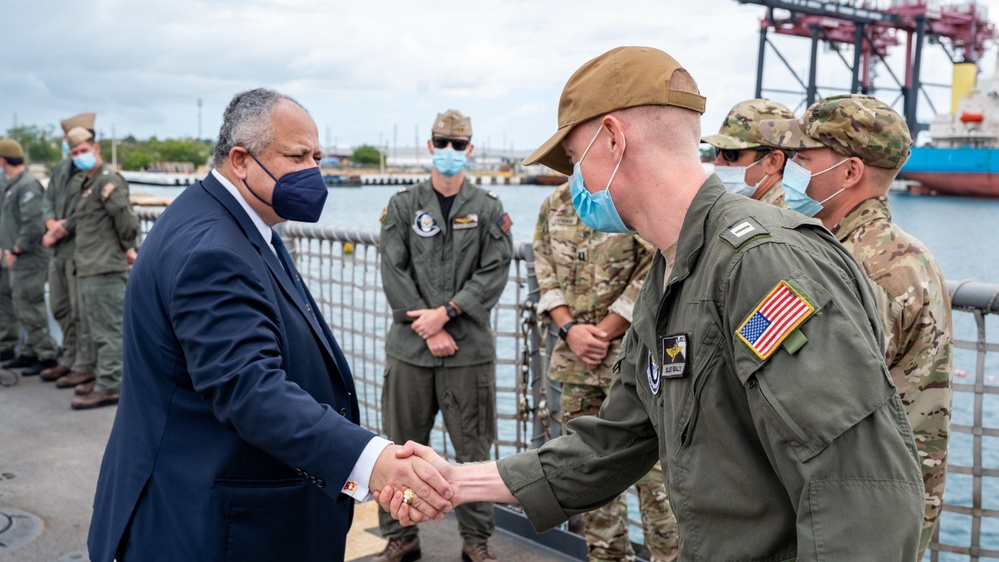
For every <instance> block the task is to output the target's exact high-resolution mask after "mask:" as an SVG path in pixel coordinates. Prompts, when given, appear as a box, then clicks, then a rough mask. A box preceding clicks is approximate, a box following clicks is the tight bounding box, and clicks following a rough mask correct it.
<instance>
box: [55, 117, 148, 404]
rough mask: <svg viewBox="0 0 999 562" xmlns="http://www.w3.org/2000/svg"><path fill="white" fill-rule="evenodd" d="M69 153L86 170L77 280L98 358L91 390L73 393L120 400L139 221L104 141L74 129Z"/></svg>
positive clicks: (79, 400)
mask: <svg viewBox="0 0 999 562" xmlns="http://www.w3.org/2000/svg"><path fill="white" fill-rule="evenodd" d="M66 137H67V138H68V139H69V145H70V156H72V157H73V162H74V164H75V165H76V167H77V168H80V169H81V170H83V172H84V173H83V174H81V175H80V176H79V177H80V178H81V179H82V185H81V189H80V199H79V201H77V204H76V249H75V250H74V252H73V261H74V262H75V263H76V283H77V285H76V286H77V290H78V291H79V293H80V317H81V318H82V319H83V321H84V322H86V323H87V327H88V328H89V332H90V338H91V341H92V342H93V346H94V354H95V357H96V360H97V365H96V366H97V369H96V373H95V374H96V375H97V379H96V381H95V382H94V387H93V390H92V391H91V392H89V393H88V394H84V395H83V396H77V397H75V398H73V401H72V403H71V404H70V405H71V406H72V407H73V409H74V410H83V409H89V408H97V407H101V406H109V405H113V404H117V403H118V391H119V390H120V388H121V373H122V315H123V314H124V303H125V283H126V281H127V280H128V268H129V266H130V265H131V263H132V262H133V261H134V260H135V249H134V246H135V237H136V236H137V235H138V233H139V221H138V219H137V218H136V216H135V213H134V212H132V203H131V202H130V201H129V199H128V182H126V181H125V179H124V178H122V177H121V176H120V175H118V172H116V171H115V170H114V169H113V168H112V167H111V166H110V165H108V164H106V163H105V162H104V161H103V160H102V159H101V153H100V145H99V144H97V142H96V141H95V140H94V136H93V135H92V134H91V133H90V131H88V130H86V129H84V128H83V127H76V128H74V129H71V130H70V131H69V133H67V134H66Z"/></svg>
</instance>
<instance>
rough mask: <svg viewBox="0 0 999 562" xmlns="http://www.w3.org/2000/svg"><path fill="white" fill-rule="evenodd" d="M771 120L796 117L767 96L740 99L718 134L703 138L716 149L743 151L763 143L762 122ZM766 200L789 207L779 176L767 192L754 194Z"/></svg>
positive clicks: (778, 205)
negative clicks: (761, 140)
mask: <svg viewBox="0 0 999 562" xmlns="http://www.w3.org/2000/svg"><path fill="white" fill-rule="evenodd" d="M768 119H794V113H792V112H791V110H790V109H788V108H787V107H785V106H784V105H781V104H779V103H777V102H775V101H772V100H768V99H751V100H746V101H743V102H739V103H737V104H736V105H735V107H733V108H732V110H731V111H729V112H728V115H726V116H725V121H724V122H723V123H722V126H721V128H720V129H719V130H718V134H716V135H708V136H706V137H704V138H703V139H701V140H702V141H704V142H706V143H708V144H710V145H711V146H713V147H715V148H720V149H731V150H744V149H747V148H756V147H758V146H763V144H762V143H761V142H760V138H759V132H760V121H764V120H768ZM754 199H759V200H760V201H763V202H764V203H769V204H771V205H774V206H776V207H782V208H785V209H787V208H788V206H787V204H786V203H785V202H784V187H783V186H782V185H781V181H780V180H779V179H778V180H777V183H775V184H774V185H772V186H771V187H770V189H768V190H767V191H766V192H765V193H763V194H761V195H760V196H759V197H754Z"/></svg>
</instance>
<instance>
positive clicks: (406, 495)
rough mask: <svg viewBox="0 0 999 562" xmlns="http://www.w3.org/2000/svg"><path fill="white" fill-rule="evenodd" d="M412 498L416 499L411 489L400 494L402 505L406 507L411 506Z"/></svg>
mask: <svg viewBox="0 0 999 562" xmlns="http://www.w3.org/2000/svg"><path fill="white" fill-rule="evenodd" d="M414 498H416V492H415V491H413V489H412V488H406V490H405V491H404V492H403V493H402V503H404V504H406V505H412V503H413V499H414Z"/></svg>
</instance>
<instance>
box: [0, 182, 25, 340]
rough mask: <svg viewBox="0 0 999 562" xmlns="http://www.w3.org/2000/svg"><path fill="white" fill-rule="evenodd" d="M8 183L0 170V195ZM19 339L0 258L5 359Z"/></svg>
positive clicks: (7, 278)
mask: <svg viewBox="0 0 999 562" xmlns="http://www.w3.org/2000/svg"><path fill="white" fill-rule="evenodd" d="M9 183H10V178H8V177H7V175H6V174H4V173H3V170H0V196H3V194H4V193H5V192H6V190H7V185H8V184H9ZM20 339H21V338H20V331H19V329H18V325H17V318H16V317H15V316H14V302H13V300H12V297H11V293H10V271H9V270H8V269H7V265H6V264H4V263H3V260H2V259H0V353H3V355H4V357H5V358H6V359H13V357H14V352H15V350H16V349H17V344H18V343H20Z"/></svg>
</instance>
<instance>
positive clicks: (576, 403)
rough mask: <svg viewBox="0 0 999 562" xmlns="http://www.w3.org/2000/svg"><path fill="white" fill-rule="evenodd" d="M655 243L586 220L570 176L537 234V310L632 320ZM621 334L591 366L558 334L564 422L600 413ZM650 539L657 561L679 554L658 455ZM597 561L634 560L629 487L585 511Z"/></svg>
mask: <svg viewBox="0 0 999 562" xmlns="http://www.w3.org/2000/svg"><path fill="white" fill-rule="evenodd" d="M654 251H655V250H654V248H653V247H652V245H650V244H649V243H648V242H646V241H645V240H643V239H641V238H639V237H638V236H637V235H633V234H612V233H607V232H599V231H596V230H593V229H592V228H590V227H588V226H586V225H585V224H583V222H582V221H580V220H579V217H578V215H576V211H575V210H574V209H573V207H572V198H571V195H570V192H569V186H568V184H563V185H561V186H559V187H557V188H555V191H554V192H553V193H552V195H551V196H550V197H548V198H547V199H545V200H544V201H543V202H542V204H541V212H540V214H539V216H538V224H537V229H536V231H535V235H534V260H535V262H534V267H535V274H536V276H537V279H538V284H539V285H540V288H541V299H540V301H539V302H538V312H539V314H540V317H541V320H542V322H543V323H544V325H545V327H546V329H553V330H554V329H557V327H553V326H550V324H551V319H550V316H548V314H547V313H548V311H550V310H552V309H554V308H557V307H559V306H567V307H569V311H570V313H571V314H572V318H573V320H574V321H575V322H577V323H580V324H597V323H599V322H600V321H601V320H603V319H604V318H605V317H606V316H607V315H608V314H609V313H611V312H614V313H617V314H619V315H620V316H622V317H624V318H625V319H626V320H628V321H629V322H631V318H632V309H633V308H634V305H635V298H637V296H638V293H639V291H640V290H641V288H642V283H643V282H644V281H645V277H646V275H647V274H648V271H649V267H650V266H651V264H652V256H653V253H654ZM621 341H622V338H618V339H616V340H614V341H612V342H611V344H610V348H609V349H608V352H607V355H606V356H605V357H604V360H603V363H602V364H601V365H600V367H599V368H597V369H596V370H592V371H591V370H589V369H587V368H586V367H585V366H584V365H583V363H582V361H580V360H579V358H578V357H577V356H576V355H575V354H574V353H573V352H572V350H570V349H569V345H568V344H567V343H566V342H565V341H563V340H561V339H558V340H557V343H556V344H555V348H554V350H553V351H552V355H551V358H550V362H549V369H548V376H549V377H550V378H551V379H552V380H555V381H558V382H560V383H562V393H561V397H560V399H559V410H560V412H561V417H562V424H563V427H564V426H565V424H566V423H567V422H568V421H569V420H571V419H575V418H578V417H580V416H588V415H596V414H597V413H598V412H599V411H600V405H601V404H602V403H603V401H604V398H606V397H607V393H608V392H609V390H610V385H611V381H612V380H613V378H614V373H613V372H612V369H613V364H614V362H615V361H616V359H617V355H618V352H619V351H620V349H621ZM636 488H637V490H638V497H639V509H640V512H641V517H642V526H643V528H644V531H645V543H646V546H647V547H648V548H649V551H650V553H651V554H652V562H666V561H672V560H676V557H677V530H676V517H675V516H674V515H673V511H672V509H671V508H670V505H669V500H668V498H667V495H666V489H665V486H664V485H663V473H662V468H661V467H660V465H659V464H658V463H656V466H655V468H653V469H652V470H651V471H650V472H649V473H648V474H647V475H646V476H645V477H643V478H642V479H641V480H639V481H638V482H637V483H636ZM583 522H584V526H585V530H586V543H587V546H588V550H589V560H590V561H591V562H605V561H606V562H610V561H621V560H634V559H635V553H634V551H633V549H632V547H631V541H630V539H629V538H628V527H629V523H628V506H627V501H626V498H625V495H624V494H621V495H620V496H618V497H617V498H616V499H615V500H613V501H611V502H610V503H609V504H607V505H605V506H603V507H601V508H598V509H595V510H593V511H590V512H587V513H585V514H584V515H583Z"/></svg>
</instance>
